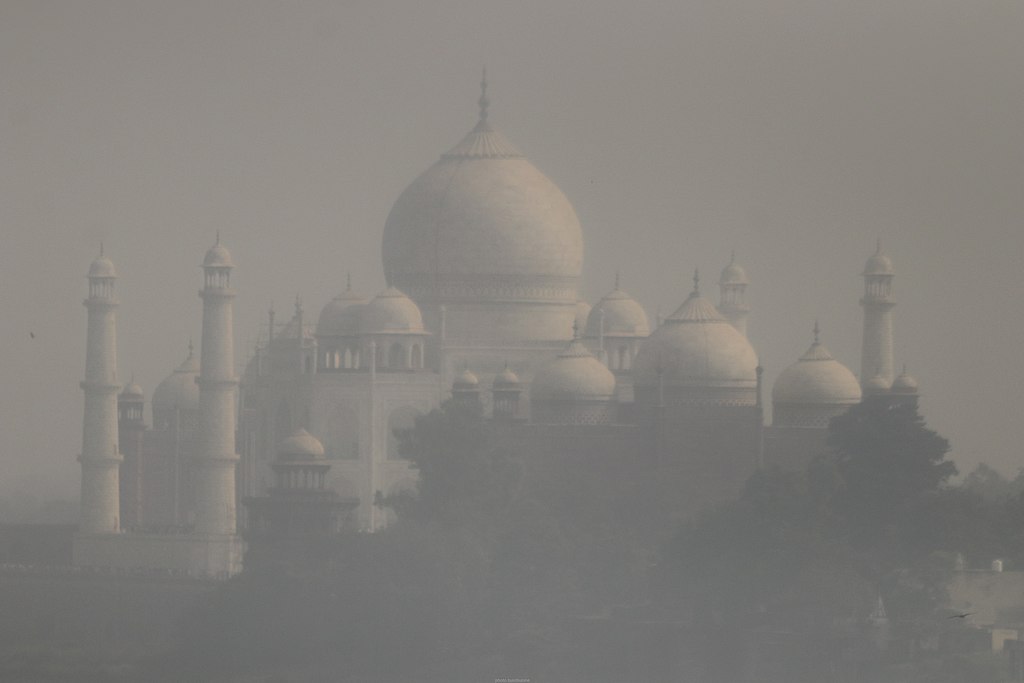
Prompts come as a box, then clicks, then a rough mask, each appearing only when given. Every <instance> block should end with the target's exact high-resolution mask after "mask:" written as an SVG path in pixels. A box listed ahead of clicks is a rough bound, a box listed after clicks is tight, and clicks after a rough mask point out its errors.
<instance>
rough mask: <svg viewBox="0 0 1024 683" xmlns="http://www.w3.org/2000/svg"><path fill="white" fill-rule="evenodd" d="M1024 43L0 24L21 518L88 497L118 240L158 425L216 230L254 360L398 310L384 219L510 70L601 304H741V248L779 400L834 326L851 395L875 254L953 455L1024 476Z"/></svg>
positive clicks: (46, 17) (27, 1)
mask: <svg viewBox="0 0 1024 683" xmlns="http://www.w3.org/2000/svg"><path fill="white" fill-rule="evenodd" d="M627 5H629V6H628V7H627ZM1022 35H1024V3H1021V2H1019V1H1018V0H1004V1H1002V2H993V1H985V0H972V1H971V2H963V0H908V1H898V0H856V1H849V2H843V1H823V0H771V1H770V2H765V0H744V1H727V0H704V1H699V2H679V1H665V2H632V3H624V2H595V1H593V0H587V1H583V0H577V1H569V0H564V1H563V0H527V1H522V0H520V1H518V2H508V3H493V2H481V1H480V0H465V1H445V2H402V3H396V2H380V1H367V2H354V1H353V2H333V1H328V0H323V1H310V2H292V1H285V0H277V1H275V2H263V1H254V0H246V1H244V2H242V1H236V2H210V1H209V0H204V1H199V0H197V1H191V0H189V1H186V0H176V1H175V2H142V1H138V0H132V1H125V2H110V1H105V0H90V2H72V1H65V2H50V1H47V2H41V1H37V0H0V226H2V230H3V232H2V234H3V236H4V245H3V248H2V249H0V287H2V297H0V314H2V317H3V321H4V324H3V326H2V329H0V334H2V340H3V341H2V344H3V350H4V354H3V355H4V360H3V363H2V365H0V444H2V449H0V472H2V475H0V496H3V495H5V494H8V493H9V492H11V491H15V490H21V491H23V490H31V491H34V492H38V495H40V496H44V497H49V496H53V497H71V496H77V486H78V478H79V465H78V463H77V462H76V461H75V457H76V455H77V453H78V452H79V449H80V439H81V432H80V430H81V419H82V395H81V390H80V389H79V387H78V382H79V380H80V379H81V377H82V375H83V370H84V358H85V350H84V344H85V320H86V314H85V309H84V307H83V306H82V305H81V301H82V299H83V297H84V295H85V279H84V275H85V272H86V270H87V268H88V266H89V263H90V261H91V260H92V258H93V257H94V256H95V255H96V252H97V249H98V244H99V242H100V240H103V241H104V242H105V243H106V250H107V254H108V255H109V256H110V257H111V258H112V259H113V260H114V262H115V263H116V265H117V268H118V270H119V271H120V275H121V279H120V281H119V290H120V299H121V302H122V305H121V309H120V311H119V333H120V336H119V346H120V349H119V363H120V370H121V379H122V381H127V379H128V377H129V376H130V375H131V374H132V372H134V373H135V378H136V380H137V381H138V382H139V383H140V384H141V385H142V387H143V389H144V390H145V391H146V393H147V396H148V395H149V394H150V393H151V392H152V390H153V388H154V387H155V386H156V384H157V383H158V382H159V381H160V380H161V379H162V378H163V377H164V376H165V375H167V374H168V373H169V372H170V371H171V370H172V368H174V367H175V366H176V365H177V364H178V363H179V362H180V361H181V360H182V358H183V355H184V353H185V348H186V344H187V341H188V339H189V337H190V336H191V337H195V338H196V339H197V340H198V336H199V324H200V314H201V310H200V300H199V298H198V297H197V295H196V293H197V290H198V289H199V287H200V285H201V278H200V271H199V268H198V264H199V262H200V260H201V258H202V256H203V253H204V252H205V250H206V249H207V248H208V247H209V246H210V244H212V242H213V240H214V234H215V232H216V231H217V230H220V231H221V235H222V240H223V241H224V243H225V244H226V245H227V246H228V247H229V248H230V249H231V251H232V253H233V255H234V258H235V261H236V263H237V265H238V269H237V273H236V280H235V282H236V285H237V288H238V291H239V296H238V299H237V301H236V339H237V342H238V347H237V356H238V359H239V362H240V363H241V362H242V361H244V359H245V358H246V357H247V355H248V353H249V352H250V350H251V347H252V342H253V341H254V339H255V336H256V334H257V333H258V330H259V326H260V325H261V324H263V323H264V321H265V315H266V310H267V308H268V305H269V304H270V303H271V301H273V302H274V304H275V306H276V308H277V309H278V311H279V319H280V318H282V317H283V318H287V317H288V316H289V315H290V313H291V308H292V302H293V300H294V297H295V295H296V293H300V294H301V295H302V297H303V300H304V302H305V308H306V310H307V311H308V312H309V313H308V314H309V315H311V316H315V315H317V313H318V312H319V309H320V307H321V306H322V305H323V304H324V303H325V302H326V301H327V300H329V299H330V298H331V297H332V296H333V295H335V294H336V293H337V292H338V291H340V290H341V289H342V288H343V287H344V280H345V273H346V271H351V272H352V275H353V280H354V283H355V285H356V288H358V289H361V290H363V291H365V292H368V293H373V292H375V291H376V290H378V289H380V288H382V287H383V275H382V269H381V265H380V237H381V232H382V230H383V227H384V221H385V218H386V217H387V213H388V210H389V209H390V207H391V204H392V203H393V202H394V200H395V199H396V198H397V197H398V195H399V193H400V192H401V191H402V189H403V188H404V187H405V186H406V185H407V184H409V183H410V182H411V181H412V180H413V179H414V178H415V177H416V176H417V175H418V174H419V173H420V172H421V171H422V170H424V169H425V168H426V167H427V166H428V165H430V164H431V163H433V162H434V161H435V160H436V159H437V157H438V156H439V155H440V154H441V153H442V152H444V151H446V149H447V148H448V147H450V146H452V145H454V144H455V143H456V142H457V141H458V140H459V139H460V138H461V137H462V135H463V134H464V133H465V132H466V131H468V130H469V128H470V127H472V125H473V124H474V123H475V120H476V98H477V96H478V89H477V88H478V86H477V83H478V81H479V71H480V67H481V66H482V65H483V64H486V65H487V67H488V71H489V74H490V84H491V87H490V90H489V95H490V97H491V101H492V105H491V120H492V121H493V122H494V123H495V125H496V126H497V127H499V128H500V129H501V130H502V131H503V132H505V133H506V134H507V135H508V136H509V138H511V140H512V141H513V142H514V143H515V144H516V145H517V146H518V147H519V148H520V149H521V150H522V151H523V152H524V153H525V154H526V155H527V156H528V157H529V158H530V159H531V160H532V161H533V162H534V163H535V164H536V165H537V166H538V167H539V168H540V169H541V170H543V171H544V172H545V173H546V174H547V175H548V176H550V177H551V178H552V179H553V180H554V181H555V182H556V183H557V184H558V185H559V186H560V187H561V188H562V190H563V191H564V192H565V193H566V195H567V196H568V197H569V199H570V200H571V201H572V202H573V204H574V205H575V207H576V210H577V212H578V214H579V216H580V221H581V223H582V225H583V230H584V239H585V263H584V281H585V294H586V298H587V299H588V300H589V301H591V302H594V301H595V300H596V299H598V298H599V297H600V296H601V295H602V294H604V293H605V292H606V291H607V290H608V289H609V288H610V287H611V285H612V280H613V274H614V271H615V269H616V268H618V269H621V271H622V282H623V287H624V288H625V289H626V290H627V291H629V292H631V293H632V294H633V295H634V296H636V297H637V298H638V299H640V301H641V302H642V303H643V304H644V305H645V306H646V307H647V308H648V311H649V313H650V314H651V316H652V317H653V316H654V314H655V311H656V310H657V309H658V308H659V307H660V308H661V310H662V311H664V312H666V313H668V312H671V311H672V310H674V308H675V307H676V306H677V305H678V304H679V303H680V302H681V301H682V300H683V299H684V298H685V296H686V295H687V293H688V291H689V288H690V278H691V275H692V270H693V268H694V267H695V266H699V267H700V268H701V270H702V272H703V273H704V274H705V278H704V281H705V286H706V288H707V289H708V290H710V291H712V292H715V298H716V299H717V287H715V286H714V282H715V281H716V280H717V277H718V272H719V270H720V269H721V268H722V266H724V265H725V263H726V262H727V261H728V258H729V252H730V250H732V249H734V248H735V249H736V251H737V255H738V260H739V261H740V262H741V263H742V264H743V265H744V266H745V267H746V268H747V270H748V273H749V275H750V277H751V280H752V285H751V287H750V298H751V300H752V303H753V306H754V312H753V314H752V317H751V324H750V329H751V337H752V339H753V341H754V345H755V347H756V348H757V350H758V352H759V354H760V356H761V361H762V364H763V365H764V367H765V368H766V379H767V381H768V385H769V386H770V383H771V382H772V381H773V380H774V378H775V376H777V374H778V373H779V372H780V371H781V370H782V369H783V368H784V367H785V366H786V365H788V364H789V363H791V362H793V361H794V360H795V359H796V358H797V357H798V356H799V355H800V354H801V353H803V351H804V350H805V349H806V347H807V346H808V344H809V343H810V341H811V326H812V324H813V320H814V318H815V317H816V316H817V317H818V318H820V320H821V326H822V335H823V341H824V342H825V343H826V345H827V346H828V347H829V348H830V349H831V350H832V352H833V353H834V355H836V357H837V358H839V359H840V360H841V361H843V362H844V363H846V364H847V365H849V366H850V367H851V369H853V370H854V372H857V370H858V364H859V358H860V330H861V310H860V307H859V306H858V299H859V296H860V294H861V289H862V283H861V280H860V277H859V273H860V270H861V268H862V266H863V264H864V260H865V259H866V258H867V256H868V255H869V254H870V253H871V251H872V249H873V247H874V242H875V239H876V237H878V236H881V238H882V240H883V243H884V245H885V247H886V250H887V251H888V252H889V254H890V255H891V256H892V258H893V261H894V262H895V265H896V269H897V279H896V294H897V299H898V302H899V305H898V306H897V307H896V309H895V317H896V322H895V329H896V354H897V362H898V363H902V362H906V363H907V365H908V367H909V369H910V371H911V372H912V374H914V375H915V376H916V377H917V379H918V380H919V381H920V383H921V388H922V393H923V399H922V405H923V411H924V413H925V416H926V418H927V420H928V422H929V424H930V425H931V426H932V427H934V428H935V429H937V430H938V431H939V432H940V433H942V434H943V435H945V436H947V437H948V438H949V439H950V440H951V441H952V442H953V447H954V454H955V457H956V459H957V461H958V462H959V463H960V465H961V468H962V469H963V468H970V467H973V466H974V464H976V463H977V462H978V461H980V460H985V461H988V462H990V463H992V464H995V465H997V466H999V467H1000V469H1002V470H1003V471H1005V472H1008V473H1012V472H1015V471H1016V470H1017V469H1018V467H1020V466H1021V465H1024V457H1022V453H1021V448H1020V446H1019V445H1018V444H1020V443H1022V442H1024V420H1022V419H1021V413H1022V410H1021V400H1022V395H1024V392H1022V390H1021V385H1022V380H1024V363H1022V362H1021V358H1020V346H1021V344H1020V340H1021V337H1022V333H1024V313H1022V311H1024V307H1022V301H1024V276H1022V270H1024V268H1022V266H1024V235H1022V231H1021V226H1022V224H1024V192H1022V189H1024V82H1022V81H1021V78H1020V74H1021V67H1022V65H1024V40H1021V36H1022ZM30 332H31V333H33V334H34V335H35V338H34V339H33V338H31V337H30ZM148 416H149V411H148V406H147V419H149V418H148Z"/></svg>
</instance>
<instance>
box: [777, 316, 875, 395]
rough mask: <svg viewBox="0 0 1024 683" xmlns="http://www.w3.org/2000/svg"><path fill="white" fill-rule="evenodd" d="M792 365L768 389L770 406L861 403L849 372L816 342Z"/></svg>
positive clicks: (851, 374)
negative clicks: (771, 404)
mask: <svg viewBox="0 0 1024 683" xmlns="http://www.w3.org/2000/svg"><path fill="white" fill-rule="evenodd" d="M814 337H815V338H814V343H813V344H811V347H810V348H809V349H807V352H806V353H805V354H804V355H802V356H801V357H800V360H798V361H797V362H796V363H793V364H792V365H790V366H789V367H788V368H786V369H785V370H783V371H782V373H780V374H779V378H778V379H777V380H775V384H774V385H773V386H772V402H773V403H793V404H803V405H807V404H844V405H846V404H849V405H852V404H854V403H858V402H859V401H860V399H861V389H860V383H858V382H857V378H856V377H854V375H853V373H852V372H850V370H849V368H847V367H846V366H845V365H843V364H842V363H840V362H839V361H837V360H836V359H835V358H833V357H832V354H831V353H829V352H828V349H826V348H825V346H824V345H823V344H821V343H820V342H819V341H818V335H817V327H815V335H814Z"/></svg>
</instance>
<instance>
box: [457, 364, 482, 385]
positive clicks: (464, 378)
mask: <svg viewBox="0 0 1024 683" xmlns="http://www.w3.org/2000/svg"><path fill="white" fill-rule="evenodd" d="M452 386H453V387H454V388H455V389H463V390H466V389H476V388H477V387H479V386H480V380H479V379H477V376H476V375H474V374H473V373H472V371H470V369H469V368H466V369H464V370H463V371H462V372H460V373H459V375H458V377H456V378H455V381H454V382H453V383H452Z"/></svg>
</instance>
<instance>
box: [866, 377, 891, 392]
mask: <svg viewBox="0 0 1024 683" xmlns="http://www.w3.org/2000/svg"><path fill="white" fill-rule="evenodd" d="M864 393H865V394H868V395H877V394H887V393H889V383H888V382H886V381H885V378H884V377H882V376H881V375H875V376H874V377H872V378H871V379H869V380H868V381H867V382H864Z"/></svg>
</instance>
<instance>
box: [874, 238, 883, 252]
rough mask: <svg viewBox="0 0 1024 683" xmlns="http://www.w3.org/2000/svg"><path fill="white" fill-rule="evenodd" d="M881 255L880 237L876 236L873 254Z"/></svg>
mask: <svg viewBox="0 0 1024 683" xmlns="http://www.w3.org/2000/svg"><path fill="white" fill-rule="evenodd" d="M881 253H882V237H881V236H878V237H876V238H875V254H881Z"/></svg>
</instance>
